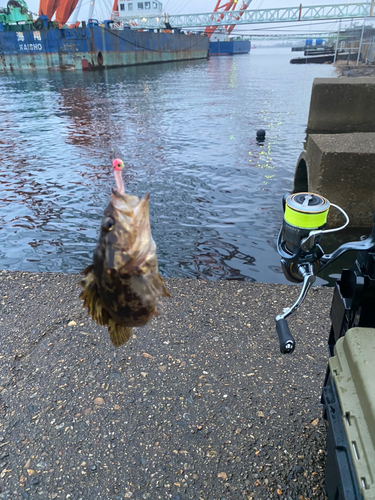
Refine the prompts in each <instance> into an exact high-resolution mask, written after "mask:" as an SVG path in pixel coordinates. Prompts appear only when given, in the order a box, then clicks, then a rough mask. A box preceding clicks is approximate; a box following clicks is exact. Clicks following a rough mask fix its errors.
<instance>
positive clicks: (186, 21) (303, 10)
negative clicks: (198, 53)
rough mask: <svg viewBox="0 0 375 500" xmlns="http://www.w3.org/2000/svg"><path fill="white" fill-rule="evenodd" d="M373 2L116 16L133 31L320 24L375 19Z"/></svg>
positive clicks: (114, 18) (115, 18)
mask: <svg viewBox="0 0 375 500" xmlns="http://www.w3.org/2000/svg"><path fill="white" fill-rule="evenodd" d="M374 13H375V9H374V0H371V2H366V3H365V2H357V3H348V4H332V5H314V6H307V7H304V6H302V4H301V5H300V6H299V7H284V8H277V9H259V10H246V11H243V10H242V11H241V10H238V11H228V12H209V13H205V14H181V15H169V14H164V15H162V16H159V17H157V16H137V17H126V18H125V17H120V16H118V17H117V16H116V17H113V20H114V21H116V22H119V21H129V23H130V27H132V28H133V29H140V28H145V29H165V28H170V27H171V28H181V29H182V28H205V27H206V26H226V25H232V24H236V25H237V26H240V25H246V24H262V23H282V22H285V23H287V22H295V21H318V20H319V21H320V20H327V19H328V20H329V19H332V20H334V19H354V18H365V17H372V16H373V14H374Z"/></svg>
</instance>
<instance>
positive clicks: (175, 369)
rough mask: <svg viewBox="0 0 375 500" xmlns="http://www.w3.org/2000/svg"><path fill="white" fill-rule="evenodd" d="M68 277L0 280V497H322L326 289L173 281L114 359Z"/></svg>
mask: <svg viewBox="0 0 375 500" xmlns="http://www.w3.org/2000/svg"><path fill="white" fill-rule="evenodd" d="M78 279H79V278H78V276H75V275H63V274H50V273H43V274H31V273H21V272H15V273H11V272H5V271H2V272H0V291H1V316H0V344H1V352H0V357H1V363H0V499H1V500H15V499H18V498H19V499H26V500H27V499H34V498H35V499H39V498H40V499H43V500H44V499H46V500H47V499H53V500H55V499H57V500H62V499H64V500H66V499H74V500H79V499H82V500H89V499H90V500H91V499H93V500H99V499H105V500H107V499H108V500H124V499H127V498H132V499H136V500H142V499H152V500H156V499H162V500H165V499H172V500H186V499H191V500H199V499H204V500H213V499H228V500H244V499H245V500H249V499H254V500H255V499H268V498H285V499H288V498H293V499H297V498H301V496H303V498H311V499H312V498H314V499H318V500H324V499H325V498H326V497H325V493H324V464H325V454H324V451H323V450H324V449H325V426H324V423H323V421H322V418H321V417H322V408H321V405H320V391H321V387H322V384H323V379H324V375H325V368H326V364H327V347H326V342H327V336H328V332H329V309H330V303H331V297H332V289H327V288H313V289H312V290H311V291H310V294H309V296H308V298H307V299H306V301H305V303H304V304H303V305H302V306H301V308H300V309H298V311H297V312H296V314H295V315H293V316H292V317H291V318H290V328H291V331H292V332H293V334H294V335H295V337H296V340H297V347H296V351H295V353H293V354H292V355H290V356H282V355H281V354H280V352H279V346H278V340H277V336H276V332H275V321H274V316H275V315H276V314H277V313H280V311H282V309H283V307H286V306H289V305H291V304H292V303H293V302H294V301H295V299H296V297H297V295H298V292H299V289H298V287H295V286H285V285H263V284H256V283H255V284H253V283H246V282H235V281H225V282H215V283H213V282H205V281H200V280H184V279H169V280H166V286H167V288H168V289H169V291H170V292H171V294H172V298H171V299H168V300H164V301H163V306H164V311H163V313H162V315H161V316H160V318H158V319H154V320H152V321H151V322H150V323H149V324H148V325H147V326H146V327H144V328H139V329H136V330H135V335H134V336H133V337H132V338H131V340H130V341H129V343H128V344H126V345H124V346H122V347H120V348H118V349H115V348H114V347H113V346H112V345H111V343H110V340H109V335H108V332H107V330H106V329H105V328H103V327H99V326H98V325H96V323H94V322H93V321H91V320H90V319H89V318H88V317H87V313H86V311H85V310H84V309H83V307H82V303H81V301H80V300H79V299H78V294H79V288H78V286H77V283H78Z"/></svg>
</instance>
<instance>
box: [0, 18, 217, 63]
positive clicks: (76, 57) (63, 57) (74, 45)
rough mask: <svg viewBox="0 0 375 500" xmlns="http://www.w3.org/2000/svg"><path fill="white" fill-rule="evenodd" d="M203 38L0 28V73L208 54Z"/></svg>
mask: <svg viewBox="0 0 375 500" xmlns="http://www.w3.org/2000/svg"><path fill="white" fill-rule="evenodd" d="M208 51H209V39H208V38H207V37H205V36H197V35H184V34H180V33H166V32H159V33H155V32H153V31H133V30H130V29H122V30H114V29H108V28H104V27H101V26H94V27H86V28H74V29H42V30H40V31H31V30H30V31H0V72H2V71H12V70H38V69H41V70H45V69H48V70H92V69H98V68H111V67H119V66H134V65H139V64H152V63H162V62H169V61H183V60H190V59H203V58H207V57H208Z"/></svg>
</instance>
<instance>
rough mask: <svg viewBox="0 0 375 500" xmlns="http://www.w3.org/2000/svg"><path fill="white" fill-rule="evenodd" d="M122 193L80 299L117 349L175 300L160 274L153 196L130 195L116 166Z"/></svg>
mask: <svg viewBox="0 0 375 500" xmlns="http://www.w3.org/2000/svg"><path fill="white" fill-rule="evenodd" d="M113 166H114V174H115V180H116V186H117V189H112V195H111V199H110V202H109V205H108V207H107V208H106V209H105V211H104V217H103V220H102V225H101V231H100V236H99V241H98V244H97V246H96V249H95V253H94V263H93V264H92V265H90V266H89V267H88V268H87V269H85V270H84V271H83V274H85V278H84V279H83V280H82V281H81V283H80V285H81V286H82V288H83V291H82V292H81V295H80V298H81V299H83V301H84V306H86V307H88V313H89V314H91V316H92V317H93V319H94V320H95V321H97V323H99V324H100V325H107V326H108V331H109V335H110V338H111V341H112V343H113V344H114V345H115V346H116V347H118V346H120V345H122V344H124V343H125V342H127V341H128V340H129V338H130V336H131V334H132V327H134V326H143V325H145V324H146V323H148V322H149V321H150V319H151V318H152V317H153V316H157V315H158V310H157V301H158V296H160V295H164V296H166V297H170V295H169V293H168V291H167V289H166V288H165V285H164V281H163V278H162V277H161V276H160V274H159V272H158V259H157V256H156V244H155V241H154V240H153V238H152V235H151V227H150V214H149V205H148V200H149V195H148V194H146V195H145V196H144V197H143V198H142V199H141V200H139V198H138V197H137V196H131V195H129V194H126V193H125V188H124V183H123V181H122V175H121V170H122V168H123V167H124V164H123V162H122V161H121V160H118V159H116V160H114V161H113Z"/></svg>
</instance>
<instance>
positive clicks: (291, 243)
mask: <svg viewBox="0 0 375 500" xmlns="http://www.w3.org/2000/svg"><path fill="white" fill-rule="evenodd" d="M329 207H330V203H329V201H328V200H326V199H325V198H323V196H320V195H318V194H314V193H296V194H291V195H289V196H286V198H285V199H284V220H283V239H284V241H285V244H286V249H287V250H289V252H291V253H292V254H294V253H296V250H297V249H298V248H299V246H300V244H301V241H302V240H303V239H305V238H307V237H308V236H309V235H310V232H311V231H316V230H323V229H324V228H325V225H326V222H327V217H328V212H329ZM296 247H297V248H296Z"/></svg>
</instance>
